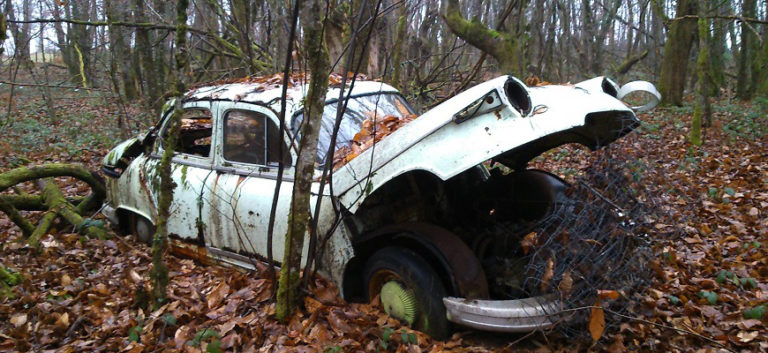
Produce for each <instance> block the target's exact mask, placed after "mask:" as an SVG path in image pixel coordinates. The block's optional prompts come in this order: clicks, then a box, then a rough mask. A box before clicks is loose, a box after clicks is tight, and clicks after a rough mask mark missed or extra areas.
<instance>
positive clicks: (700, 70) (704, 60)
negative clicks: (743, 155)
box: [688, 0, 710, 146]
mask: <svg viewBox="0 0 768 353" xmlns="http://www.w3.org/2000/svg"><path fill="white" fill-rule="evenodd" d="M704 5H705V1H703V0H702V1H701V2H700V3H699V10H698V11H699V19H698V27H699V56H698V59H697V60H696V74H697V76H698V81H699V86H698V90H697V91H696V105H695V107H694V110H693V119H692V120H691V130H690V132H689V134H688V141H689V142H690V143H691V144H693V145H696V146H701V145H702V143H703V142H704V141H703V139H702V137H701V125H702V121H709V119H710V118H709V115H710V111H709V87H708V85H707V83H708V82H709V78H708V76H709V50H708V49H709V48H708V46H709V20H707V19H706V14H707V12H706V11H705V8H706V6H704Z"/></svg>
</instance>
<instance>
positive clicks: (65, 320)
mask: <svg viewBox="0 0 768 353" xmlns="http://www.w3.org/2000/svg"><path fill="white" fill-rule="evenodd" d="M54 325H55V326H56V327H57V328H59V329H61V330H62V331H63V330H66V329H67V328H68V327H69V314H68V313H63V314H61V316H59V318H58V319H57V320H56V323H55V324H54Z"/></svg>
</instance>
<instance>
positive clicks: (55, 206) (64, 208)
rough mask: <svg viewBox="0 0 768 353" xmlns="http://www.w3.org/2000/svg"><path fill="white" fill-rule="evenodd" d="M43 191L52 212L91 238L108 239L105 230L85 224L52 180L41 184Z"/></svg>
mask: <svg viewBox="0 0 768 353" xmlns="http://www.w3.org/2000/svg"><path fill="white" fill-rule="evenodd" d="M41 184H42V185H41V189H42V190H43V199H44V200H45V204H46V205H47V206H48V208H49V209H50V210H51V211H54V212H56V213H58V214H59V216H61V217H62V218H64V219H65V220H66V221H67V222H69V223H70V224H72V225H73V226H75V229H78V230H80V231H82V232H84V233H85V234H87V235H88V236H89V237H91V238H98V239H106V238H107V234H106V232H105V231H104V229H102V228H100V227H97V226H93V225H88V224H86V223H84V219H83V217H81V216H80V214H79V213H78V212H77V208H76V207H75V206H73V205H72V204H71V203H69V202H67V200H66V199H65V198H64V194H63V193H62V192H61V190H60V189H59V187H58V186H56V183H54V182H53V180H52V179H48V180H46V181H44V182H41Z"/></svg>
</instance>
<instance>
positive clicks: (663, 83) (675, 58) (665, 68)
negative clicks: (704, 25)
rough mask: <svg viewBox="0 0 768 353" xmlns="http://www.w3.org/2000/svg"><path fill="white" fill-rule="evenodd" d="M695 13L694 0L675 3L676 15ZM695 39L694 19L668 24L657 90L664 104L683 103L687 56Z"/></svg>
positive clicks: (682, 0)
mask: <svg viewBox="0 0 768 353" xmlns="http://www.w3.org/2000/svg"><path fill="white" fill-rule="evenodd" d="M695 14H696V2H695V0H680V1H678V3H677V12H676V16H677V17H681V16H684V15H695ZM694 39H696V20H694V19H682V20H678V21H673V22H672V23H671V24H670V25H669V33H668V38H667V43H666V44H665V45H664V57H663V59H662V62H661V77H660V78H659V85H658V88H659V92H660V93H661V100H662V103H664V104H672V105H683V91H684V89H685V81H686V75H687V72H688V57H689V55H690V52H691V47H692V45H693V40H694Z"/></svg>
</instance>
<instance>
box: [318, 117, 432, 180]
mask: <svg viewBox="0 0 768 353" xmlns="http://www.w3.org/2000/svg"><path fill="white" fill-rule="evenodd" d="M368 115H369V117H368V119H365V120H364V121H363V125H362V127H361V128H360V131H358V132H357V133H356V134H355V136H354V138H353V139H352V141H351V144H350V146H342V147H341V148H339V149H337V150H336V153H334V154H333V169H334V170H336V169H338V168H340V167H341V166H343V165H344V164H347V163H348V162H349V161H351V160H353V159H355V158H356V157H357V156H359V155H360V154H361V153H363V151H365V150H367V149H368V148H370V147H371V146H373V144H374V143H376V142H379V141H381V139H383V138H385V137H387V136H389V134H391V133H393V132H394V131H395V130H397V129H399V128H401V127H402V126H404V125H405V124H408V123H409V122H411V121H413V120H414V119H416V118H417V116H415V115H405V116H403V117H397V116H394V115H387V116H385V117H376V116H375V115H374V114H368ZM374 118H376V124H375V125H374Z"/></svg>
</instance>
